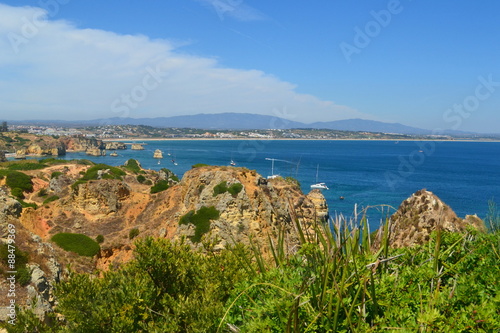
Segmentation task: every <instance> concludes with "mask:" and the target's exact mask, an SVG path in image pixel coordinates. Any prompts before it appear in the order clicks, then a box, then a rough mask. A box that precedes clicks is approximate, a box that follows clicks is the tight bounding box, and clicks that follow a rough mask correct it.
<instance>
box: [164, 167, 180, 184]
mask: <svg viewBox="0 0 500 333" xmlns="http://www.w3.org/2000/svg"><path fill="white" fill-rule="evenodd" d="M160 171H163V172H164V173H165V174H166V175H167V179H172V180H173V181H176V182H178V181H179V177H177V176H176V174H175V173H173V172H172V170H170V169H167V168H161V169H160Z"/></svg>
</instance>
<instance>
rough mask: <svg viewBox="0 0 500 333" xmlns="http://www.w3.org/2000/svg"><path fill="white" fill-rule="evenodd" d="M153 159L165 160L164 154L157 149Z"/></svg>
mask: <svg viewBox="0 0 500 333" xmlns="http://www.w3.org/2000/svg"><path fill="white" fill-rule="evenodd" d="M153 158H163V153H162V152H161V150H160V149H156V150H155V152H154V154H153Z"/></svg>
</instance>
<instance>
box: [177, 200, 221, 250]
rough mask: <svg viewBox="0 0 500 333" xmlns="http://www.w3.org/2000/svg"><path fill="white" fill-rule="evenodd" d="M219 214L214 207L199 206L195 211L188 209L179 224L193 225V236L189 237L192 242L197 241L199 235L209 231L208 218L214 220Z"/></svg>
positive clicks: (198, 240) (199, 237)
mask: <svg viewBox="0 0 500 333" xmlns="http://www.w3.org/2000/svg"><path fill="white" fill-rule="evenodd" d="M219 216H220V213H219V211H218V210H217V209H216V208H215V207H214V206H210V207H201V208H200V209H199V210H198V211H197V212H195V211H193V210H192V211H189V212H188V213H187V214H186V215H184V216H182V217H181V218H180V220H179V224H193V225H194V226H195V228H196V229H195V233H194V236H192V237H191V241H192V242H193V243H199V242H200V241H201V237H202V236H203V235H204V234H206V233H207V232H208V231H210V220H216V219H218V218H219Z"/></svg>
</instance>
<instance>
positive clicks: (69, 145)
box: [60, 136, 106, 152]
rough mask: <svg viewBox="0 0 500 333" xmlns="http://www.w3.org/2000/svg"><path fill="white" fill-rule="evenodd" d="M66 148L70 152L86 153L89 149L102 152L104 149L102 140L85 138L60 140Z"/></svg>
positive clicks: (64, 138)
mask: <svg viewBox="0 0 500 333" xmlns="http://www.w3.org/2000/svg"><path fill="white" fill-rule="evenodd" d="M60 140H61V142H62V143H63V144H64V146H65V147H66V150H67V151H71V152H86V151H87V150H89V149H98V150H104V149H105V148H106V146H105V144H104V143H103V142H102V140H98V139H96V138H85V137H81V136H78V137H63V138H61V139H60Z"/></svg>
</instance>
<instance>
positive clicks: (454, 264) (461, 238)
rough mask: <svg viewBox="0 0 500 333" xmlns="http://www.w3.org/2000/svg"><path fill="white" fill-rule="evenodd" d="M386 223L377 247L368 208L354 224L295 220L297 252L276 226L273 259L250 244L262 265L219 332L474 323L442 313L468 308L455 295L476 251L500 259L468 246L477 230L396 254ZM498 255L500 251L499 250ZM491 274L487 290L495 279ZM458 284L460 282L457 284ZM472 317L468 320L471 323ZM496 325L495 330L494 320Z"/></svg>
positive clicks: (495, 290)
mask: <svg viewBox="0 0 500 333" xmlns="http://www.w3.org/2000/svg"><path fill="white" fill-rule="evenodd" d="M292 215H293V214H292ZM382 222H383V223H381V226H380V228H379V230H378V232H377V237H376V239H375V243H376V244H373V243H372V237H371V230H370V226H369V223H368V219H367V217H366V210H365V211H363V212H362V213H361V214H359V215H358V214H354V217H353V218H351V219H346V218H345V217H343V216H341V215H340V216H335V217H334V218H333V219H331V220H330V221H329V222H328V223H327V224H322V223H317V224H314V225H313V226H312V227H311V226H307V227H306V226H305V225H303V224H302V223H301V222H300V221H299V220H298V219H296V218H294V223H295V225H294V227H295V229H296V232H297V235H298V238H299V242H300V245H299V249H298V251H297V253H291V252H290V246H291V244H287V235H286V232H285V231H284V228H280V229H279V232H278V235H277V237H276V238H275V239H276V240H273V239H272V238H271V237H269V244H270V248H271V250H270V253H271V259H270V260H266V258H264V257H263V255H262V252H261V251H260V249H259V247H258V246H257V245H256V244H255V243H252V245H251V248H252V250H253V259H251V260H253V261H254V262H256V264H257V266H258V269H259V274H258V277H257V278H256V279H254V280H253V281H252V282H253V283H246V284H244V285H243V286H242V287H241V288H240V292H239V293H238V294H237V295H236V296H235V297H234V298H233V299H232V300H231V302H230V303H228V306H227V308H226V311H225V314H224V316H223V318H222V320H221V321H220V323H219V329H218V332H220V331H222V328H223V326H224V325H223V324H224V323H226V325H227V326H228V327H229V329H230V330H231V331H237V330H238V329H239V328H238V327H241V330H242V331H248V332H254V331H255V332H258V331H267V330H270V331H272V330H273V329H274V330H277V331H284V332H336V331H350V332H358V331H368V330H377V329H379V328H383V329H384V330H386V329H396V328H398V329H409V330H410V331H420V332H427V331H435V330H439V329H444V330H446V329H449V328H450V327H468V326H471V325H468V326H467V325H466V324H464V325H463V326H458V325H459V324H458V321H457V323H455V322H454V321H453V320H448V321H447V320H446V318H445V315H444V313H446V312H447V311H452V310H451V309H452V306H455V305H456V306H457V307H458V308H457V310H456V311H457V312H458V311H464V308H465V305H464V304H468V303H470V301H469V300H466V301H464V300H462V299H458V298H457V296H456V293H458V292H457V290H459V289H460V288H459V287H461V288H463V285H464V282H463V281H464V278H466V277H468V276H467V274H468V273H469V271H470V272H472V269H471V268H469V266H467V264H466V262H467V260H470V258H471V254H472V253H474V251H477V252H478V257H479V258H482V259H481V260H483V261H484V262H486V259H485V258H487V260H491V261H492V262H497V263H498V262H499V260H498V259H499V257H498V255H497V256H496V257H495V256H489V255H487V254H479V252H481V251H482V250H477V249H476V245H471V244H472V243H473V241H474V239H475V237H476V236H474V232H472V233H471V232H468V233H465V234H458V233H457V234H449V233H444V232H442V231H441V230H439V229H438V230H437V231H436V232H435V233H434V234H433V236H432V238H431V241H430V242H429V243H428V244H427V245H423V246H417V247H415V248H411V249H399V250H396V249H392V248H390V246H389V237H390V230H391V229H390V223H391V221H390V220H389V218H386V219H385V221H382ZM496 237H497V238H498V234H497V236H496ZM481 246H483V245H481ZM485 247H486V248H488V247H489V245H486V246H485ZM478 248H481V247H478ZM494 250H495V251H497V250H500V246H499V249H495V248H494ZM292 252H293V251H292ZM495 253H497V252H495ZM247 261H250V260H248V259H247ZM496 270H497V271H498V268H496ZM476 274H479V275H482V274H481V273H476ZM494 276H495V275H492V281H489V282H488V281H487V280H486V282H485V283H484V285H487V284H488V283H494V281H493V280H495V279H496V280H498V278H494ZM459 281H462V285H458V286H457V284H459V283H460V282H459ZM466 283H470V281H467V282H466ZM466 283H465V284H466ZM497 293H498V287H497V288H493V291H492V292H491V294H490V295H489V296H488V300H489V302H490V303H488V308H489V310H488V311H493V310H492V309H494V308H495V306H494V304H495V303H494V299H495V297H499V296H495V295H497ZM457 304H458V305H457ZM492 304H493V305H492ZM460 306H463V307H464V308H460ZM468 306H470V307H471V308H474V306H482V305H475V304H472V303H471V304H469V305H468ZM491 306H493V307H491ZM467 311H468V310H465V311H464V312H467ZM475 311H476V312H477V311H478V310H475ZM497 313H498V312H497ZM498 314H500V313H498ZM449 315H450V314H449ZM452 315H454V314H451V315H450V316H452ZM460 316H462V315H460ZM485 316H486V315H485ZM467 320H469V319H467ZM467 320H464V322H467V323H469V322H468V321H467ZM482 321H485V320H482ZM444 322H446V325H448V326H446V325H445V324H443V323H444ZM470 322H472V323H473V322H474V321H470ZM476 322H478V323H479V321H478V320H476ZM455 324H456V325H457V326H453V325H455ZM440 325H441V326H440ZM491 325H492V326H489V327H495V326H494V325H496V323H493V324H491ZM471 327H472V326H471ZM477 327H480V326H479V324H478V326H477ZM485 327H488V326H487V325H485Z"/></svg>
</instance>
